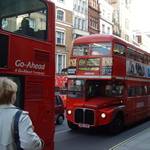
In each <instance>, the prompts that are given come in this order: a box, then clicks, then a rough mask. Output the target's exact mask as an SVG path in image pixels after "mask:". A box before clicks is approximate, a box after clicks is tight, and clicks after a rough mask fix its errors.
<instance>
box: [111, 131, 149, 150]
mask: <svg viewBox="0 0 150 150" xmlns="http://www.w3.org/2000/svg"><path fill="white" fill-rule="evenodd" d="M148 131H150V128H147V129H145V130H143V131H142V132H140V133H138V134H136V135H134V136H132V137H130V138H128V139H126V140H124V141H123V142H121V143H119V144H117V145H115V146H113V147H112V148H110V149H109V150H117V149H118V148H120V147H122V146H124V145H125V144H127V143H130V142H131V141H133V140H135V139H138V138H139V137H140V136H142V135H144V134H145V133H147V132H148ZM149 137H150V135H149ZM122 150H125V149H122ZM126 150H127V149H126Z"/></svg>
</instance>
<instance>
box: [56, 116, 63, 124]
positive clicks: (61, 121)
mask: <svg viewBox="0 0 150 150" xmlns="http://www.w3.org/2000/svg"><path fill="white" fill-rule="evenodd" d="M63 121H64V116H63V115H59V116H58V117H57V120H56V123H57V124H62V123H63Z"/></svg>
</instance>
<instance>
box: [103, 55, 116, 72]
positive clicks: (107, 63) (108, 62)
mask: <svg viewBox="0 0 150 150" xmlns="http://www.w3.org/2000/svg"><path fill="white" fill-rule="evenodd" d="M112 69H113V58H112V57H103V59H102V74H103V75H111V74H112Z"/></svg>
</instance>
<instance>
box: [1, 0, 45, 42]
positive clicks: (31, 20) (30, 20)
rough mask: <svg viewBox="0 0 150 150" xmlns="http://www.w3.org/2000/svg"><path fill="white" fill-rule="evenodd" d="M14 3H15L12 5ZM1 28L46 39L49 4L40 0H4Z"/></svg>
mask: <svg viewBox="0 0 150 150" xmlns="http://www.w3.org/2000/svg"><path fill="white" fill-rule="evenodd" d="M12 4H13V5H12ZM1 5H2V7H1V8H3V9H2V10H0V14H1V15H0V20H1V21H2V22H1V29H2V30H5V31H9V32H13V33H15V34H19V35H22V36H29V37H31V38H32V37H34V38H37V39H41V40H44V39H46V37H47V35H46V30H47V5H46V4H45V3H44V2H42V1H40V0H21V1H14V0H11V1H10V0H9V1H7V2H6V3H5V1H3V2H2V4H1Z"/></svg>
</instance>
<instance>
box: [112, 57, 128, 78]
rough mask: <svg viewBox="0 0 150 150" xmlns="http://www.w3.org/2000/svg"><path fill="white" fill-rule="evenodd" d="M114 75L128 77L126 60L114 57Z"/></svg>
mask: <svg viewBox="0 0 150 150" xmlns="http://www.w3.org/2000/svg"><path fill="white" fill-rule="evenodd" d="M113 61H114V63H113V75H116V76H125V75H126V59H123V58H122V57H118V56H114V60H113Z"/></svg>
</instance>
